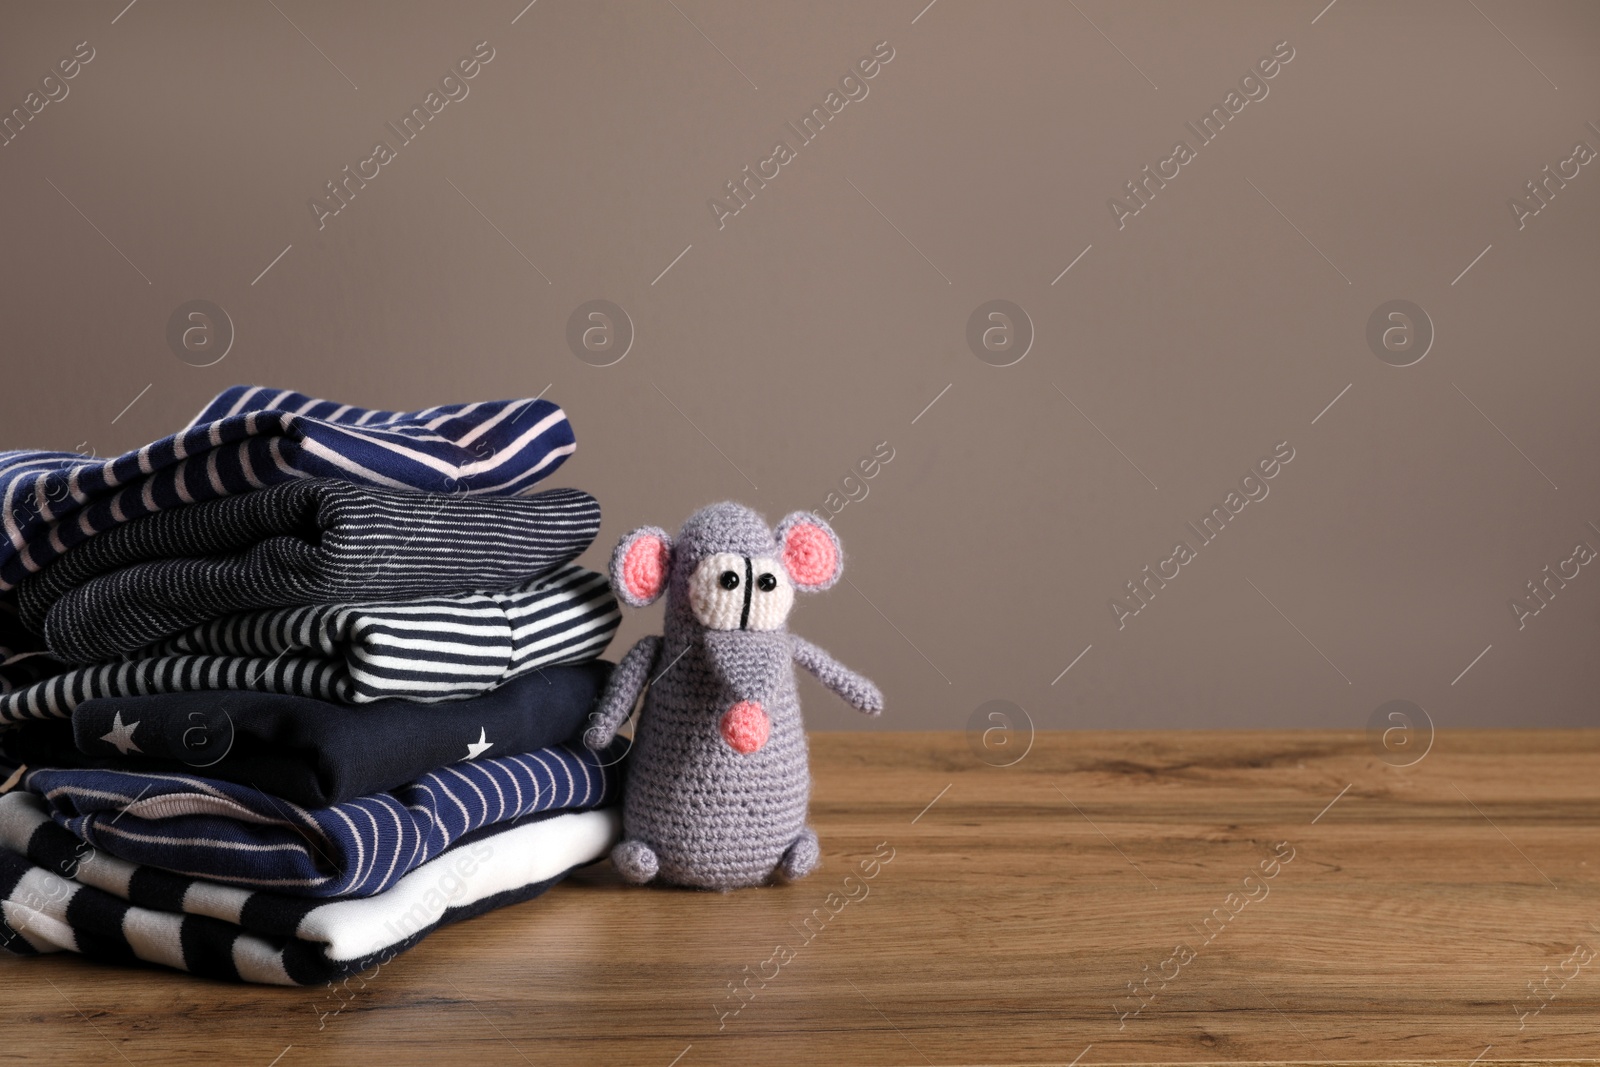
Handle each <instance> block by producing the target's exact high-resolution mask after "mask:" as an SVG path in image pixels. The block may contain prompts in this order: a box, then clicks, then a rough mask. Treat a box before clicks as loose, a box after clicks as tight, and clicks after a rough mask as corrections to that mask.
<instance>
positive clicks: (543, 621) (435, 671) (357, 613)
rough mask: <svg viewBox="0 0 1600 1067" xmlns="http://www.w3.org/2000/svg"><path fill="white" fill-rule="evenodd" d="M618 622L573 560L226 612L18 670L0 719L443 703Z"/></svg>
mask: <svg viewBox="0 0 1600 1067" xmlns="http://www.w3.org/2000/svg"><path fill="white" fill-rule="evenodd" d="M619 621H620V615H619V613H618V611H617V604H616V601H615V600H614V599H613V598H612V596H611V594H610V592H609V591H608V590H607V589H606V587H605V583H604V580H603V579H601V578H600V577H599V576H598V575H596V574H594V573H593V572H592V571H587V570H584V569H583V568H581V567H576V566H569V567H563V568H560V569H558V570H556V571H553V572H551V573H550V574H547V575H543V576H541V577H539V578H536V579H533V580H532V581H530V582H528V583H527V584H526V585H525V586H524V587H523V588H522V589H521V590H515V591H512V592H509V593H495V594H483V595H469V596H464V597H445V598H436V599H427V600H419V601H402V602H396V603H392V604H377V605H362V606H349V605H332V606H322V607H316V608H301V609H277V610H272V611H264V612H252V613H246V614H243V615H230V616H227V617H226V618H222V619H217V620H214V621H212V622H209V623H204V624H202V625H200V626H197V627H195V628H193V629H192V630H189V631H186V632H184V633H182V634H179V635H178V636H176V637H174V638H172V639H171V640H169V641H166V642H163V643H162V644H160V645H158V646H153V647H152V648H147V649H142V650H140V652H138V653H136V654H135V656H136V657H137V658H134V659H131V660H128V661H125V662H113V663H99V664H95V665H93V666H88V667H76V668H71V669H67V668H64V667H62V666H61V665H59V664H57V665H56V669H57V671H58V672H60V673H55V674H53V675H50V676H48V677H46V678H44V679H43V680H41V681H37V682H34V683H33V684H31V685H29V684H26V682H27V679H28V677H29V674H27V673H20V674H19V675H18V677H17V682H18V683H19V684H20V685H21V687H20V688H15V689H12V690H10V691H7V690H6V688H5V687H0V693H3V695H0V725H5V724H9V723H17V722H27V721H30V720H38V719H52V718H53V719H65V718H69V717H70V716H71V715H72V709H73V708H75V707H77V706H78V705H79V704H81V703H82V702H83V701H85V700H90V699H93V698H97V697H130V696H147V695H151V694H155V693H180V692H197V691H217V690H250V691H252V692H259V693H283V694H287V695H292V696H304V697H312V698H315V699H317V700H325V701H333V702H336V703H340V704H369V703H372V702H374V701H378V700H383V699H387V698H390V697H403V698H405V699H408V700H417V701H423V702H427V703H442V702H453V701H457V700H461V699H464V698H467V697H472V696H475V695H477V694H480V693H484V692H486V691H488V690H490V689H492V688H494V687H495V686H497V685H501V684H503V683H504V682H506V681H509V680H511V679H513V678H518V677H521V676H522V675H524V674H527V673H528V672H530V671H535V670H538V669H540V668H543V667H547V666H551V665H553V664H558V663H575V662H582V661H583V660H586V659H589V658H591V657H593V656H596V655H598V654H599V653H600V652H602V651H604V649H605V646H606V645H607V644H608V643H609V642H610V640H611V636H612V634H614V633H615V632H616V628H617V624H618V622H619ZM183 649H192V650H193V651H194V654H192V655H191V654H186V653H183V652H182V651H180V650H183ZM235 653H238V654H235ZM41 663H45V664H54V663H55V661H53V660H44V661H40V660H26V661H24V662H23V663H22V665H21V666H22V667H23V668H24V670H36V669H41V668H40V667H39V665H40V664H41ZM44 673H46V674H49V672H48V671H45V672H44ZM3 678H4V669H0V679H3Z"/></svg>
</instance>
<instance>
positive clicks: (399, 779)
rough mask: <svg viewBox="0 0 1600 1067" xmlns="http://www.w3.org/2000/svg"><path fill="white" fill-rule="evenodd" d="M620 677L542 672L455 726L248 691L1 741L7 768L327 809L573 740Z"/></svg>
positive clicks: (157, 703) (82, 719)
mask: <svg viewBox="0 0 1600 1067" xmlns="http://www.w3.org/2000/svg"><path fill="white" fill-rule="evenodd" d="M610 674H611V664H609V663H607V662H606V661H605V660H590V661H588V662H587V663H578V664H570V665H567V666H560V667H545V668H541V669H540V670H538V671H533V672H530V673H528V674H524V675H523V676H521V677H520V678H516V679H513V680H512V681H509V682H507V683H506V684H504V685H502V686H499V687H497V688H495V689H491V690H489V691H488V692H487V693H483V694H481V695H479V696H475V697H472V698H470V699H468V700H462V701H457V702H456V703H454V704H453V705H452V706H451V708H450V713H449V714H448V715H441V714H439V708H438V706H437V705H434V704H421V703H418V702H416V701H411V700H380V701H378V702H377V703H374V704H365V705H361V706H360V707H357V708H350V707H340V706H339V705H336V704H329V703H328V702H326V701H322V700H313V699H311V698H310V697H294V696H282V695H279V694H276V693H252V692H240V691H233V692H220V693H163V694H159V695H156V696H147V697H123V698H112V699H106V700H88V701H85V702H84V703H82V704H80V705H78V707H77V708H76V709H74V710H73V713H72V721H70V722H66V721H62V720H60V719H50V720H47V721H44V722H30V723H24V724H23V725H21V726H18V727H15V728H13V729H10V730H6V731H5V732H4V733H3V734H0V761H9V762H10V763H12V764H27V765H29V766H33V767H100V768H110V769H112V770H127V771H143V772H157V773H160V772H166V773H176V774H191V773H192V774H203V775H205V776H206V777H207V778H220V779H222V780H224V781H228V782H238V783H243V784H246V785H250V786H253V787H255V788H257V789H260V790H261V791H262V792H263V793H269V794H271V795H272V796H275V797H279V798H282V799H283V800H287V801H290V802H291V803H295V804H300V805H304V806H307V807H316V808H320V807H326V806H328V805H330V804H342V803H344V802H345V801H347V800H354V799H355V798H357V797H360V796H364V795H366V794H368V793H377V792H380V791H382V790H386V789H394V788H396V787H398V786H402V785H405V784H406V783H407V782H410V781H413V780H415V779H416V778H418V777H420V776H422V775H424V774H427V773H428V772H429V771H431V770H435V769H436V768H439V767H443V766H445V765H446V764H449V763H455V762H457V761H460V760H465V759H474V758H477V757H478V756H482V755H483V754H485V753H490V754H493V755H496V756H503V755H506V754H508V753H517V752H531V751H534V750H535V749H541V748H548V747H550V746H551V745H559V744H561V743H562V742H563V741H570V740H573V739H574V738H576V737H577V736H578V735H579V734H580V733H581V732H582V730H583V728H584V726H585V724H586V723H587V721H588V717H589V713H590V711H591V710H592V709H593V707H594V704H595V701H596V700H598V699H599V697H600V694H601V693H602V692H603V691H604V689H605V684H606V679H607V678H608V677H610ZM376 738H381V739H382V743H381V744H375V743H374V739H376ZM0 777H3V772H0Z"/></svg>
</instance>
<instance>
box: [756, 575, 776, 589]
mask: <svg viewBox="0 0 1600 1067" xmlns="http://www.w3.org/2000/svg"><path fill="white" fill-rule="evenodd" d="M756 588H757V589H759V590H761V591H762V592H763V593H770V592H772V591H773V590H774V589H776V588H778V579H776V578H774V577H773V576H772V575H770V574H763V575H762V576H761V577H759V578H757V579H756Z"/></svg>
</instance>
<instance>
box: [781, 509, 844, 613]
mask: <svg viewBox="0 0 1600 1067" xmlns="http://www.w3.org/2000/svg"><path fill="white" fill-rule="evenodd" d="M775 533H776V535H777V538H778V553H779V555H780V556H781V557H782V558H783V569H784V570H785V571H787V572H788V573H789V581H791V582H793V583H794V587H795V588H796V589H799V590H802V591H803V592H807V593H817V592H821V591H822V590H824V589H826V588H828V587H829V586H831V585H833V583H834V582H837V581H838V580H839V574H840V573H841V572H842V571H843V570H844V552H843V550H842V549H840V547H839V538H838V537H836V536H835V535H834V532H833V529H832V527H830V526H829V525H828V524H827V523H825V522H823V521H822V520H821V519H819V518H817V516H816V515H814V514H813V513H811V512H809V511H797V512H795V513H794V514H792V515H790V516H789V517H788V518H786V519H784V520H783V521H782V522H780V523H779V524H778V529H777V530H776V531H775Z"/></svg>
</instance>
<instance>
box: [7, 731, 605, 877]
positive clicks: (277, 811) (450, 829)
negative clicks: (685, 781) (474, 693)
mask: <svg viewBox="0 0 1600 1067" xmlns="http://www.w3.org/2000/svg"><path fill="white" fill-rule="evenodd" d="M619 753H620V746H619V751H611V750H607V751H605V752H602V753H593V752H590V751H588V750H587V749H584V748H582V747H581V746H568V745H560V746H556V747H553V748H546V749H540V750H538V751H536V752H529V753H524V754H520V755H509V756H505V757H502V758H500V759H488V758H480V759H476V760H471V761H468V762H463V763H455V764H451V765H450V766H448V767H443V768H440V769H439V770H436V771H432V772H430V773H428V774H425V775H423V776H422V777H420V778H418V779H417V780H416V781H414V782H412V783H410V784H408V785H405V786H401V787H400V788H398V789H394V790H389V791H387V792H382V793H372V794H369V795H367V796H363V797H358V798H356V799H355V800H351V801H346V802H345V803H343V804H335V805H332V806H330V807H326V808H302V807H300V806H298V805H295V804H290V803H289V802H287V801H285V800H282V799H281V798H278V797H272V796H268V795H267V794H265V793H263V792H261V790H259V789H256V788H254V787H253V786H243V785H235V784H234V783H232V782H223V781H218V780H216V779H210V778H204V777H201V776H200V775H196V774H184V775H179V774H141V773H135V772H128V771H111V770H73V769H40V770H29V771H26V772H24V774H23V775H22V787H23V788H24V789H27V790H28V791H29V792H33V793H37V794H39V795H40V796H41V797H43V798H44V801H45V805H46V807H47V809H48V810H49V812H50V815H51V817H52V818H54V819H55V820H56V822H57V823H58V824H60V825H61V826H63V827H65V828H66V829H68V830H70V831H71V832H72V833H73V834H74V835H76V836H77V837H78V838H80V839H81V840H82V841H83V842H84V843H85V844H87V845H90V846H92V847H93V848H95V849H99V850H102V851H105V852H108V853H110V854H111V855H113V856H118V857H120V858H122V859H125V860H128V861H130V862H133V863H140V864H144V865H146V866H150V867H158V868H160V869H162V870H166V871H172V872H173V873H175V874H184V875H189V876H191V877H195V878H206V879H209V880H211V881H216V882H223V883H226V884H228V885H236V886H244V887H246V888H251V889H267V890H271V891H273V892H276V893H284V894H288V895H291V896H307V897H341V896H371V895H372V894H374V893H381V892H382V891H383V890H385V889H388V888H389V887H390V886H392V885H394V884H395V882H397V881H398V880H399V879H400V878H401V877H403V876H404V875H405V873H406V872H407V871H409V870H411V869H412V868H414V867H416V866H417V865H418V864H421V863H426V862H427V861H428V860H430V859H432V858H433V857H434V856H437V855H438V854H439V853H441V852H443V851H444V850H445V849H447V848H449V847H450V846H451V845H452V844H453V843H455V842H456V841H457V840H458V839H460V838H461V837H462V836H463V835H465V834H467V833H470V832H471V831H473V830H478V829H481V828H483V827H485V826H492V825H494V824H496V823H501V822H506V821H509V820H511V819H515V818H518V817H520V816H523V815H527V814H529V813H530V812H536V811H553V810H566V809H584V808H595V807H601V806H603V805H605V804H608V803H613V802H614V801H615V798H616V796H617V794H618V793H619V792H620V773H621V772H620V770H619V769H618V767H617V766H616V763H617V758H616V757H617V756H618V755H619Z"/></svg>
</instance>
